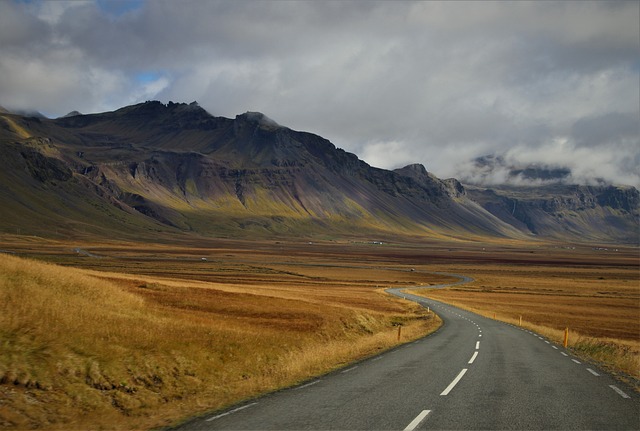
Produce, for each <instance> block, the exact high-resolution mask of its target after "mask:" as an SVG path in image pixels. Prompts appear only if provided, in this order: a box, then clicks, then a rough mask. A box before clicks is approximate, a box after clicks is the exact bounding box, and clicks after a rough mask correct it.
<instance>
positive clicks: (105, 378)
mask: <svg viewBox="0 0 640 431" xmlns="http://www.w3.org/2000/svg"><path fill="white" fill-rule="evenodd" d="M159 265H162V262H160V263H159ZM229 271H230V270H229V269H227V270H226V273H225V274H224V275H225V276H228V277H229V279H230V280H233V279H234V277H233V274H232V273H230V272H229ZM240 271H241V272H242V273H243V274H245V276H246V275H247V274H248V275H251V277H250V278H248V279H245V280H244V281H243V282H242V283H241V284H235V283H234V282H233V281H229V282H227V283H215V282H204V281H194V280H193V279H189V278H188V275H186V277H187V279H179V278H174V279H168V278H158V277H152V276H144V275H135V276H134V275H125V274H118V273H108V272H91V271H87V270H80V269H73V268H66V267H61V266H56V265H52V264H46V263H42V262H38V261H33V260H28V259H23V258H18V257H15V256H10V255H6V254H0V299H1V301H2V304H3V313H1V314H0V340H1V343H2V348H1V349H0V400H1V402H0V427H2V428H3V429H29V428H46V429H86V428H91V429H144V428H149V427H152V426H161V425H166V424H169V423H172V422H173V421H175V420H176V419H178V418H180V417H184V416H187V415H189V414H193V413H195V412H198V411H206V410H212V409H217V408H221V407H224V406H226V405H229V404H231V403H234V402H237V401H239V400H242V399H244V398H247V397H250V396H254V395H256V394H259V393H261V392H264V391H268V390H272V389H274V388H278V387H283V386H287V385H291V384H294V383H296V382H300V381H303V380H305V379H308V378H310V377H311V376H313V375H317V374H320V373H323V372H326V371H329V370H331V369H333V368H335V367H336V366H338V365H339V364H345V363H347V362H349V361H353V360H355V359H358V358H361V357H363V356H367V355H370V354H372V353H374V352H378V351H380V349H384V348H387V347H390V346H392V345H393V344H395V343H397V338H396V334H397V331H396V328H395V327H394V326H393V324H394V323H399V322H403V323H404V324H405V328H404V331H403V334H404V335H403V336H404V337H406V338H405V340H408V339H411V338H415V337H417V336H419V335H424V334H425V333H427V332H429V331H431V330H433V329H435V328H436V327H437V326H438V324H439V323H438V322H439V320H438V319H437V318H435V317H433V316H432V315H425V314H424V311H423V310H422V309H420V308H419V307H417V306H414V305H410V304H406V303H404V302H400V301H397V300H394V299H391V298H389V297H388V296H387V295H382V294H381V293H380V291H379V290H375V289H372V288H371V281H366V280H368V279H364V280H359V279H358V277H359V276H358V275H357V274H358V271H357V270H345V271H338V272H336V271H335V270H333V271H332V270H326V269H322V268H320V269H318V270H317V271H321V272H322V274H319V273H317V272H314V271H312V272H310V273H309V274H298V275H297V274H295V273H293V272H292V271H291V270H288V271H282V272H281V273H280V272H277V271H276V272H273V271H266V274H267V275H268V277H266V278H265V277H261V276H260V272H257V273H256V272H253V273H248V272H247V268H241V269H240ZM254 271H255V270H254ZM330 273H331V274H332V275H330ZM362 274H365V271H362ZM366 274H367V277H371V276H373V277H375V276H376V274H375V271H374V273H372V272H371V271H366ZM405 274H407V277H408V276H410V275H411V273H405ZM176 275H179V270H178V271H177V272H176ZM282 277H284V278H287V279H289V280H290V281H289V283H285V284H284V285H283V284H281V283H280V282H279V281H278V280H279V279H280V278H282ZM329 277H330V278H329ZM423 277H424V276H423ZM296 279H302V280H304V282H303V283H300V282H297V283H291V280H296ZM314 280H318V281H314Z"/></svg>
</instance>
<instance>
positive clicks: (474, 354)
mask: <svg viewBox="0 0 640 431" xmlns="http://www.w3.org/2000/svg"><path fill="white" fill-rule="evenodd" d="M477 356H478V351H477V350H476V351H475V352H473V356H472V357H471V359H469V363H470V364H473V361H475V360H476V357H477Z"/></svg>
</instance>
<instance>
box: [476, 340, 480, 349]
mask: <svg viewBox="0 0 640 431" xmlns="http://www.w3.org/2000/svg"><path fill="white" fill-rule="evenodd" d="M479 348H480V341H476V350H478V349H479Z"/></svg>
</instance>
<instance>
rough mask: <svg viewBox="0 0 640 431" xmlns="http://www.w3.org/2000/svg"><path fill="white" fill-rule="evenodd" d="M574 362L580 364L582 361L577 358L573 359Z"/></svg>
mask: <svg viewBox="0 0 640 431" xmlns="http://www.w3.org/2000/svg"><path fill="white" fill-rule="evenodd" d="M572 361H573V362H575V363H576V364H579V363H580V361H578V360H577V359H572Z"/></svg>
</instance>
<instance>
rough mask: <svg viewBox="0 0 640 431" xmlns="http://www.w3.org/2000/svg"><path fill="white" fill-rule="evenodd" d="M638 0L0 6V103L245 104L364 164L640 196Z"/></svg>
mask: <svg viewBox="0 0 640 431" xmlns="http://www.w3.org/2000/svg"><path fill="white" fill-rule="evenodd" d="M639 4H640V3H639V2H637V1H631V2H613V1H605V2H586V1H561V2H557V3H554V2H547V1H545V2H531V3H528V2H523V1H517V2H512V3H510V2H506V1H499V2H480V1H473V2H469V3H466V2H459V1H457V2H442V3H441V2H400V1H384V2H373V1H356V2H347V1H268V0H259V1H242V0H239V1H238V0H236V1H221V2H218V1H212V0H200V1H188V0H187V1H185V0H180V1H177V0H175V1H162V0H147V1H145V0H137V1H119V0H99V1H86V2H85V1H71V2H62V1H38V0H35V1H13V0H0V105H2V106H5V107H6V108H10V109H35V110H38V111H40V112H43V113H44V114H45V115H47V116H50V117H56V116H61V115H64V114H66V113H67V112H69V111H72V110H78V111H81V112H82V113H92V112H101V111H109V110H114V109H117V108H119V107H122V106H125V105H128V104H133V103H138V102H141V101H145V100H152V99H158V100H161V101H163V102H168V101H170V100H171V101H174V102H187V103H188V102H192V101H194V100H195V101H198V102H199V104H200V105H201V106H202V107H203V108H205V109H206V110H207V111H209V112H210V113H211V114H213V115H218V116H225V117H230V118H233V117H234V116H235V115H237V114H240V113H243V112H245V111H260V112H263V113H264V114H266V115H267V116H269V117H270V118H272V119H273V120H275V121H277V122H278V123H280V124H282V125H284V126H287V127H290V128H292V129H295V130H304V131H309V132H313V133H316V134H319V135H321V136H323V137H325V138H327V139H329V140H331V141H332V142H333V143H334V144H335V145H336V146H338V147H340V148H344V149H345V150H348V151H351V152H354V153H356V154H357V155H358V156H359V157H360V158H361V159H364V160H365V161H366V162H368V163H369V164H371V165H373V166H377V167H382V168H388V169H391V168H396V167H401V166H404V165H406V164H409V163H422V164H423V165H425V167H426V168H427V170H429V171H431V172H433V173H434V174H436V175H437V176H439V177H441V178H447V177H456V178H460V179H463V180H465V179H466V180H469V179H473V178H474V177H475V178H476V179H478V176H479V175H481V174H482V175H484V176H485V177H484V180H485V181H489V182H491V181H493V182H500V181H502V180H503V179H504V171H501V170H496V171H494V172H492V173H490V174H488V173H486V172H484V173H482V172H480V171H478V170H477V169H475V168H474V167H473V166H472V164H471V163H470V162H469V161H470V160H472V159H474V158H476V157H479V156H484V155H490V154H493V155H501V156H502V157H504V159H505V161H506V162H505V164H506V165H513V166H522V165H526V164H530V163H536V164H539V165H544V166H550V167H569V168H570V169H571V170H572V172H573V178H572V180H573V181H577V182H583V183H584V182H588V181H592V180H593V179H594V178H603V179H605V180H607V181H609V182H613V183H620V184H630V185H634V186H636V187H638V186H640V171H639V166H640V137H639V135H640V130H639V127H640V126H639V122H640V120H639V118H640V10H639Z"/></svg>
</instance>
